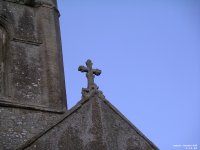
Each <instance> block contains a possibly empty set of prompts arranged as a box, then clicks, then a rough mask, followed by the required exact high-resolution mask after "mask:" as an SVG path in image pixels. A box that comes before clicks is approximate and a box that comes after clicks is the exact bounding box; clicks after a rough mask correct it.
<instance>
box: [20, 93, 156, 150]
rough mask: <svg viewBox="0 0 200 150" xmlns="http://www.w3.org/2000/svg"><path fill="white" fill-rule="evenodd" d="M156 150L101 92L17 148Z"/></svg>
mask: <svg viewBox="0 0 200 150" xmlns="http://www.w3.org/2000/svg"><path fill="white" fill-rule="evenodd" d="M66 147H68V149H69V150H72V149H73V150H79V149H80V150H81V149H88V150H90V149H94V148H95V150H102V149H105V150H107V149H109V150H112V149H113V150H122V149H128V150H135V149H137V150H150V149H151V150H152V149H154V150H157V149H158V148H157V147H156V146H155V145H154V144H153V143H152V142H151V141H150V140H149V139H148V138H147V137H146V136H145V135H144V134H142V132H140V131H139V130H138V129H137V128H136V127H135V126H134V125H133V124H132V123H131V122H130V121H129V120H128V119H126V117H124V116H123V115H122V114H121V113H120V112H119V111H118V110H117V109H116V108H115V107H114V106H113V105H112V104H111V103H110V102H109V101H108V100H106V99H105V97H104V96H103V94H102V92H101V91H98V90H97V91H95V92H93V93H92V94H91V95H90V96H88V97H87V98H83V99H82V100H81V101H80V102H78V103H77V104H76V105H75V106H74V107H73V108H72V109H70V110H69V111H68V112H66V113H65V114H64V115H63V117H61V119H60V120H59V121H57V122H56V123H55V124H53V125H52V126H51V127H49V128H47V129H46V130H44V131H43V132H41V133H40V134H38V135H36V136H34V137H33V138H32V139H30V140H28V141H27V142H26V143H25V144H23V145H22V146H20V147H18V150H19V149H52V150H53V149H57V148H58V149H61V150H62V148H63V149H66Z"/></svg>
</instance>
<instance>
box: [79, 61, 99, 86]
mask: <svg viewBox="0 0 200 150" xmlns="http://www.w3.org/2000/svg"><path fill="white" fill-rule="evenodd" d="M92 65H93V64H92V61H91V60H90V59H88V60H87V61H86V66H87V67H85V66H79V68H78V70H79V71H80V72H86V77H87V80H88V87H87V88H88V89H91V88H96V87H97V86H96V84H95V83H94V78H95V75H96V76H99V75H100V74H101V70H99V69H93V68H92Z"/></svg>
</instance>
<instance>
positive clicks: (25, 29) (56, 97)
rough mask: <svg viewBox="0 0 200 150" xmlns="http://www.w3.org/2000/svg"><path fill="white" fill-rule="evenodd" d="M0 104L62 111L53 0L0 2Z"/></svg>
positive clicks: (60, 65) (63, 98)
mask: <svg viewBox="0 0 200 150" xmlns="http://www.w3.org/2000/svg"><path fill="white" fill-rule="evenodd" d="M0 105H10V106H13V107H22V108H30V109H36V110H44V111H51V112H54V111H55V112H63V111H64V110H65V105H66V96H65V85H64V72H63V62H62V50H61V40H60V29H59V11H58V10H57V4H56V1H55V0H0Z"/></svg>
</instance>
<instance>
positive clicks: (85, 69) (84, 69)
mask: <svg viewBox="0 0 200 150" xmlns="http://www.w3.org/2000/svg"><path fill="white" fill-rule="evenodd" d="M78 71H81V72H88V69H87V68H86V67H85V66H79V67H78Z"/></svg>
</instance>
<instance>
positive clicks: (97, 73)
mask: <svg viewBox="0 0 200 150" xmlns="http://www.w3.org/2000/svg"><path fill="white" fill-rule="evenodd" d="M93 73H94V74H95V75H96V76H99V75H100V74H101V70H99V69H94V70H93Z"/></svg>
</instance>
